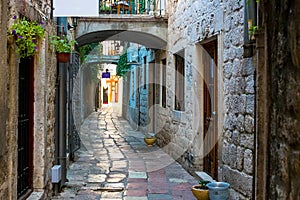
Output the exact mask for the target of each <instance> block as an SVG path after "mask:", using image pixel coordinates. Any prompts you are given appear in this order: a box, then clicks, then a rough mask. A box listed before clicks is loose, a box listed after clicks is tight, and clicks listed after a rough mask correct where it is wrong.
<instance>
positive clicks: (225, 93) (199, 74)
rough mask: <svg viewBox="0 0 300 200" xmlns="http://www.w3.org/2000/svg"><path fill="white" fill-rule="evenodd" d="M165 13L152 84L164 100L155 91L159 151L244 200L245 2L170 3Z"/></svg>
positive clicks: (248, 173) (248, 159)
mask: <svg viewBox="0 0 300 200" xmlns="http://www.w3.org/2000/svg"><path fill="white" fill-rule="evenodd" d="M168 5H169V6H168V13H169V18H168V20H169V21H168V46H167V49H166V53H160V54H159V56H158V57H157V58H156V65H157V66H158V68H159V70H157V71H158V72H159V73H160V74H159V75H158V77H160V78H159V79H158V80H159V83H160V84H161V85H163V86H165V88H166V91H165V94H163V88H161V89H160V90H159V92H160V93H161V94H160V95H159V96H160V98H161V100H160V105H161V107H160V108H157V111H156V113H157V117H156V119H158V120H157V123H158V127H159V128H158V129H159V130H157V136H158V142H159V145H161V146H162V147H163V148H164V149H165V151H167V152H168V153H169V154H170V155H172V156H173V157H174V158H175V159H177V160H178V161H179V162H180V163H181V164H182V165H183V166H184V167H185V168H186V169H188V170H189V171H191V172H192V173H193V172H195V171H206V172H207V173H208V174H211V176H213V178H214V179H216V180H218V181H226V182H229V183H230V184H231V199H249V198H251V197H252V185H253V172H254V169H253V166H254V153H255V152H254V119H255V107H254V102H255V90H254V80H255V78H254V71H255V70H254V65H253V59H252V58H244V56H243V53H244V49H243V45H244V39H243V38H244V10H245V4H244V1H230V0H224V1H219V0H212V1H202V0H199V1H183V0H173V1H170V2H169V4H168ZM178 60H179V61H178ZM180 60H181V61H180ZM180 62H183V63H184V64H183V65H182V64H180ZM212 63H213V64H212ZM180 65H182V66H183V69H184V71H183V72H182V71H181V72H180V71H178V67H179V66H180ZM209 65H211V66H212V67H211V68H208V67H207V66H209ZM164 68H165V69H164ZM164 70H165V72H163V71H164ZM164 73H165V74H164ZM210 76H214V81H213V82H211V80H210V78H211V77H210ZM174 77H175V79H174ZM182 79H183V80H184V81H183V83H180V80H182ZM164 80H165V83H164ZM176 80H177V81H176ZM178 80H179V81H178ZM211 84H213V88H212V87H211ZM180 85H181V86H180ZM180 87H182V88H181V89H179V88H180ZM207 93H209V94H207ZM163 95H166V97H164V98H165V102H163V101H162V99H163V97H162V96H163ZM207 99H209V100H207ZM209 102H210V103H209ZM178 103H179V105H180V106H179V107H178V106H177V104H178ZM163 104H165V105H163ZM215 144H216V146H214V145H215ZM211 150H212V151H211ZM209 152H213V154H211V153H209Z"/></svg>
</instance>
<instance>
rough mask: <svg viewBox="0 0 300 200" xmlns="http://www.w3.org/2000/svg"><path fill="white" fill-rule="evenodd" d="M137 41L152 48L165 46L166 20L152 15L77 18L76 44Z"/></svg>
mask: <svg viewBox="0 0 300 200" xmlns="http://www.w3.org/2000/svg"><path fill="white" fill-rule="evenodd" d="M108 39H109V40H120V41H127V42H132V43H138V44H141V45H144V46H146V47H149V48H152V49H162V48H164V47H165V46H166V44H167V43H166V40H167V20H165V19H164V18H153V17H141V16H139V18H136V17H128V16H127V17H123V16H122V17H120V18H79V20H78V26H77V28H76V41H77V42H78V46H82V45H85V44H88V43H93V42H99V41H104V40H108Z"/></svg>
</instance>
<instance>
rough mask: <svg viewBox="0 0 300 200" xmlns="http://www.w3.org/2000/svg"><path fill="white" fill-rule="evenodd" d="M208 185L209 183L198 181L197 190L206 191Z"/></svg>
mask: <svg viewBox="0 0 300 200" xmlns="http://www.w3.org/2000/svg"><path fill="white" fill-rule="evenodd" d="M208 183H210V181H206V180H200V181H199V188H200V189H208V188H207V186H206V185H207V184H208Z"/></svg>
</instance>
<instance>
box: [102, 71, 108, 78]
mask: <svg viewBox="0 0 300 200" xmlns="http://www.w3.org/2000/svg"><path fill="white" fill-rule="evenodd" d="M102 78H110V72H102Z"/></svg>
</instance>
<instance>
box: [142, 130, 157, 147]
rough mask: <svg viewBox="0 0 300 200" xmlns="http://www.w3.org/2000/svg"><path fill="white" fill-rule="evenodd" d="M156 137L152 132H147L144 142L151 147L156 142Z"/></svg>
mask: <svg viewBox="0 0 300 200" xmlns="http://www.w3.org/2000/svg"><path fill="white" fill-rule="evenodd" d="M156 140H157V139H156V137H155V134H154V133H149V134H148V135H146V136H145V137H144V142H145V143H146V144H147V146H149V147H151V146H153V145H154V143H155V142H156Z"/></svg>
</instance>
